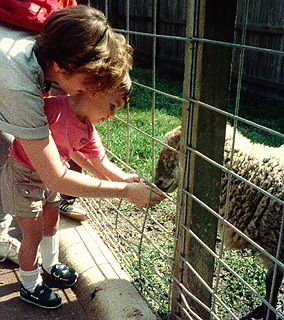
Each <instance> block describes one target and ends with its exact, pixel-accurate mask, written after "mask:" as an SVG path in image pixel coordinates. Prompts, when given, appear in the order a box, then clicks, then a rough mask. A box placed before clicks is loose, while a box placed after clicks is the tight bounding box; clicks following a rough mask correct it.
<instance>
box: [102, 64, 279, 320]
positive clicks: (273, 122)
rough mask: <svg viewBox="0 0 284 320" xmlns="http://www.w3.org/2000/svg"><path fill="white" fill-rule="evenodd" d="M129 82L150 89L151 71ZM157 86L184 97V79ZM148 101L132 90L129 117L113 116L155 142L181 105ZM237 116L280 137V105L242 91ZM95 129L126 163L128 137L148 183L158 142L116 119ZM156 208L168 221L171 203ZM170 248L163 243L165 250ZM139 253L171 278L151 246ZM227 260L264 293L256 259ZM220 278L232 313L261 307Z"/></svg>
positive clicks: (176, 119) (144, 93)
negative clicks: (143, 85) (265, 127)
mask: <svg viewBox="0 0 284 320" xmlns="http://www.w3.org/2000/svg"><path fill="white" fill-rule="evenodd" d="M132 78H133V79H134V80H135V81H137V82H139V83H142V84H145V85H147V86H150V87H151V86H152V75H151V72H150V71H149V70H141V69H140V70H135V71H133V72H132ZM156 87H157V89H158V90H161V91H165V92H167V93H169V94H171V95H175V96H179V97H181V95H182V81H181V80H176V79H174V78H173V77H169V76H160V75H157V77H156ZM152 99H153V94H152V93H151V92H149V91H148V90H145V89H143V88H140V87H137V86H135V89H134V96H133V98H132V100H131V102H130V105H129V115H127V112H126V108H123V109H122V110H119V112H117V116H118V117H119V118H121V119H123V120H125V121H129V123H130V124H131V125H132V126H134V127H136V128H138V129H139V130H141V131H143V132H145V133H147V134H148V135H151V136H152V135H153V136H154V137H155V138H157V139H158V140H162V138H163V136H164V134H165V133H166V132H168V131H169V130H171V129H173V128H175V127H176V126H178V125H180V124H181V107H182V106H181V103H180V102H179V101H176V100H172V99H169V98H167V97H165V96H162V95H159V94H156V95H155V110H153V109H152V104H153V100H152ZM233 105H234V101H231V104H230V107H229V111H231V112H232V110H233ZM239 115H240V116H242V117H244V118H246V119H249V120H252V121H255V122H256V123H259V124H262V125H265V126H267V127H269V128H272V129H274V130H276V131H279V132H282V133H283V107H282V106H281V104H280V102H278V101H275V100H272V99H264V98H261V97H258V96H255V95H252V94H248V93H247V92H244V93H242V96H241V101H240V113H239ZM152 120H153V122H152ZM153 124H154V131H153ZM108 126H109V127H108ZM97 128H98V131H99V132H100V135H101V137H102V140H103V143H104V144H105V146H107V147H108V148H109V149H110V150H111V151H112V152H113V153H114V154H115V155H117V156H118V157H119V158H120V159H122V160H123V161H128V158H127V148H126V142H127V139H128V134H129V137H130V148H129V165H130V166H131V167H132V168H133V169H134V170H136V171H137V172H138V173H139V174H141V175H142V176H143V177H145V178H147V179H149V180H150V181H151V179H152V169H153V168H152V155H153V154H154V164H155V163H156V160H157V157H158V153H159V151H160V149H161V146H160V145H159V144H158V143H153V142H152V140H151V139H150V138H149V137H147V136H145V135H143V134H141V133H140V132H137V131H136V130H135V129H132V128H127V126H126V125H125V124H123V123H122V122H120V121H119V120H116V119H112V120H110V121H109V124H107V123H102V124H100V125H98V126H97ZM240 129H241V131H242V133H243V134H244V135H246V136H247V137H249V138H250V139H252V140H253V141H255V142H260V143H265V144H268V145H272V146H279V145H281V144H282V143H283V139H280V138H278V137H273V136H269V135H268V134H263V133H261V132H259V131H258V130H251V129H250V130H249V129H248V127H247V126H245V125H242V126H240ZM128 130H129V131H128ZM110 158H111V157H110ZM111 159H112V158H111ZM112 160H114V159H112ZM114 161H116V160H114ZM131 208H132V207H131V206H129V205H128V207H127V208H126V210H132V209H131ZM159 210H160V211H163V212H164V213H165V216H166V217H167V212H168V216H170V215H173V214H174V211H175V208H174V206H173V205H169V204H168V202H162V203H161V204H160V205H159V206H157V216H159ZM168 221H170V219H168ZM163 223H167V218H165V221H164V222H163ZM157 241H159V245H161V246H163V241H165V240H164V239H159V240H157ZM171 241H172V240H171ZM168 245H169V244H168V243H167V246H168ZM169 249H170V250H173V242H171V243H170V245H169ZM141 252H142V254H143V255H144V257H145V259H150V260H151V261H153V264H154V265H155V267H157V268H158V269H159V271H160V272H166V273H167V277H170V273H169V272H168V270H166V271H165V268H166V267H165V266H163V265H161V262H160V257H159V254H158V253H157V252H155V250H153V248H151V247H148V246H147V245H143V247H142V251H141ZM136 259H137V258H135V257H134V256H132V255H131V253H130V261H132V262H133V264H135V263H136V262H137V260H136ZM225 260H226V262H227V263H228V264H229V265H230V267H232V268H233V269H234V270H235V271H236V272H237V273H238V274H240V276H241V277H243V278H244V279H245V280H246V281H248V282H249V283H250V284H251V285H252V286H253V287H257V288H259V291H260V293H261V294H262V295H263V294H264V272H265V271H264V269H263V266H262V265H261V264H260V262H259V261H258V259H255V258H254V257H251V256H250V255H249V254H247V253H246V252H239V253H234V252H231V251H228V253H227V254H226V256H225ZM145 272H146V274H147V276H149V277H151V278H152V281H153V282H154V283H155V284H156V285H157V286H159V287H161V290H163V291H165V292H167V288H165V287H164V285H163V284H162V283H159V280H158V279H157V277H156V276H155V275H153V274H151V272H150V271H149V270H148V271H147V268H146V269H145ZM223 278H224V279H225V280H224V281H223V284H222V286H221V287H220V295H221V297H222V299H223V300H224V301H225V303H226V304H228V305H230V306H232V308H233V309H234V310H235V311H236V313H237V310H239V311H240V310H241V311H240V312H242V313H244V312H246V311H248V310H250V308H251V307H254V306H255V304H258V303H259V302H258V301H257V300H256V299H254V298H253V297H252V294H251V293H250V292H249V290H247V289H245V288H244V287H243V285H242V284H241V283H240V282H239V281H238V280H236V279H235V278H234V277H232V276H231V275H230V274H228V273H227V272H225V271H224V277H223ZM169 279H170V278H169ZM142 281H146V279H142ZM166 294H167V293H166ZM157 312H158V313H159V312H160V311H159V310H157ZM222 319H226V318H225V316H224V317H222Z"/></svg>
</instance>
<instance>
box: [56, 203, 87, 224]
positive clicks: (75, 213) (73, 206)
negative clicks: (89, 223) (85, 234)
mask: <svg viewBox="0 0 284 320" xmlns="http://www.w3.org/2000/svg"><path fill="white" fill-rule="evenodd" d="M59 211H60V213H61V214H63V215H65V216H67V217H69V218H72V219H75V220H77V221H85V220H88V219H89V218H88V215H87V213H86V211H85V210H84V209H83V208H82V207H81V205H80V203H79V201H78V199H76V198H73V199H63V200H62V202H61V204H60V207H59Z"/></svg>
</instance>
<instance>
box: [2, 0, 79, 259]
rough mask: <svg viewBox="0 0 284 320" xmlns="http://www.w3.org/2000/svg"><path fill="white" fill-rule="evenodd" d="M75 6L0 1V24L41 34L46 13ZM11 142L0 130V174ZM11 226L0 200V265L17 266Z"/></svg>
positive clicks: (60, 1)
mask: <svg viewBox="0 0 284 320" xmlns="http://www.w3.org/2000/svg"><path fill="white" fill-rule="evenodd" d="M76 5H77V2H76V0H44V1H43V0H34V1H28V0H21V1H19V0H9V1H6V0H0V20H1V21H4V22H6V23H8V25H7V27H8V28H9V24H11V25H12V26H13V25H16V26H18V27H20V29H25V30H33V31H35V32H38V31H40V30H41V28H42V26H43V22H44V20H45V19H46V18H47V16H48V15H49V14H50V13H52V12H53V11H56V10H59V9H61V8H65V7H68V6H76ZM12 26H11V27H12ZM12 28H13V27H12ZM15 30H16V29H15ZM0 37H1V36H0ZM4 46H5V44H4ZM3 62H4V61H3ZM0 63H1V62H0ZM2 66H3V68H5V65H4V64H2ZM12 141H13V135H10V134H7V133H5V132H4V131H1V128H0V174H1V171H2V167H3V164H4V163H5V161H6V159H7V155H8V149H9V147H10V145H11V143H12ZM77 170H79V169H77ZM0 195H1V190H0ZM63 208H64V211H66V212H67V211H68V213H69V214H72V213H73V212H72V210H74V209H75V212H74V213H75V215H76V216H78V214H81V216H82V217H83V216H84V215H83V214H84V212H82V210H81V211H80V208H78V209H77V210H76V208H75V207H74V206H73V205H72V203H71V202H69V204H68V205H67V206H66V205H64V207H63ZM11 222H12V216H10V215H5V214H4V213H3V208H2V204H1V199H0V261H4V260H5V259H6V258H8V259H10V260H12V261H14V262H15V263H18V251H19V247H20V242H19V241H18V240H17V239H15V238H12V237H11V236H10V235H9V234H8V230H9V226H10V225H11Z"/></svg>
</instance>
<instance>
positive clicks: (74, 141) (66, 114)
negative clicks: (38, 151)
mask: <svg viewBox="0 0 284 320" xmlns="http://www.w3.org/2000/svg"><path fill="white" fill-rule="evenodd" d="M44 102H45V106H44V111H45V114H46V117H47V121H48V125H49V129H50V131H51V135H52V137H53V139H54V141H55V144H56V146H57V149H58V151H59V154H60V156H61V160H62V162H63V163H64V164H65V165H66V166H67V167H68V161H69V160H70V157H71V156H72V154H73V152H75V151H80V152H81V153H83V154H84V156H85V157H86V158H87V159H94V158H97V157H102V156H103V155H104V153H105V149H104V146H103V144H102V142H101V139H100V136H99V134H98V132H97V130H96V129H95V127H94V126H93V125H92V123H91V122H90V120H89V119H87V118H86V119H85V123H84V122H81V121H80V120H79V119H78V118H77V117H76V116H75V114H74V111H73V110H72V108H71V107H70V104H69V101H68V97H67V96H63V95H61V96H60V95H59V96H55V97H49V98H45V99H44ZM10 152H11V155H12V156H13V157H14V158H15V159H16V160H17V161H19V162H21V163H22V164H23V165H25V166H26V167H28V168H30V169H33V166H32V164H31V162H30V160H29V158H28V157H27V155H26V153H25V151H24V148H23V147H22V145H21V144H20V143H19V142H18V140H17V139H14V141H13V144H12V147H11V148H10Z"/></svg>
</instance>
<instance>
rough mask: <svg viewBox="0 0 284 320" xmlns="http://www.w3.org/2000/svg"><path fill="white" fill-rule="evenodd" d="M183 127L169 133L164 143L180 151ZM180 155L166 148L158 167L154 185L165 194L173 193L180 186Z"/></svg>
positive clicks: (160, 155)
mask: <svg viewBox="0 0 284 320" xmlns="http://www.w3.org/2000/svg"><path fill="white" fill-rule="evenodd" d="M180 135H181V127H178V128H175V129H174V130H172V131H170V132H168V133H167V134H166V135H165V137H164V143H166V144H167V145H169V146H170V147H172V148H175V149H176V150H179V144H180ZM178 172H179V155H178V152H176V151H175V150H172V149H170V148H168V147H166V146H164V147H163V148H162V150H161V152H160V154H159V159H158V162H157V165H156V172H155V178H154V183H155V185H156V186H157V187H158V188H160V189H161V190H162V191H164V192H173V191H174V190H175V189H176V188H177V186H178Z"/></svg>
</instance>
